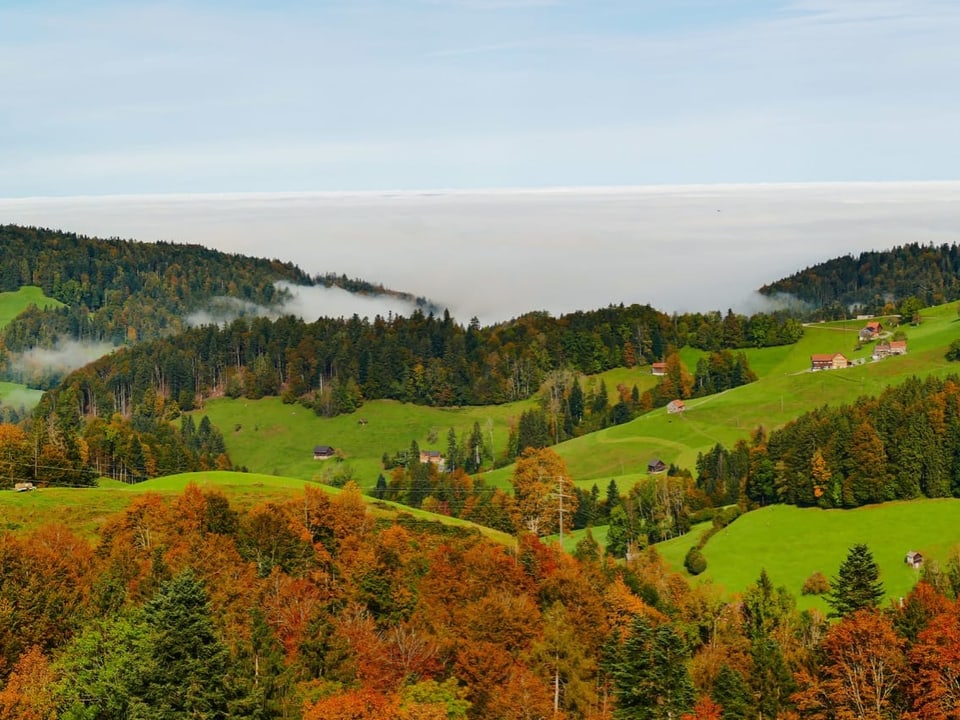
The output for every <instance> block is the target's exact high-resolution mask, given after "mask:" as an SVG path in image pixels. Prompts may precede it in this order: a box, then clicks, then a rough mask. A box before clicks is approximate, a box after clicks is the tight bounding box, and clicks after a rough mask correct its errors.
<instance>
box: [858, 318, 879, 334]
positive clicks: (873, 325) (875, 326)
mask: <svg viewBox="0 0 960 720" xmlns="http://www.w3.org/2000/svg"><path fill="white" fill-rule="evenodd" d="M881 327H883V326H882V325H881V324H880V323H878V322H877V321H876V320H874V321H873V322H868V323H867V324H866V325H865V326H864V328H863V329H864V330H872V331H873V332H877V331H878V330H879V329H880V328H881Z"/></svg>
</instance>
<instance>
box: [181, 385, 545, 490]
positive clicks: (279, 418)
mask: <svg viewBox="0 0 960 720" xmlns="http://www.w3.org/2000/svg"><path fill="white" fill-rule="evenodd" d="M532 405H533V401H524V402H517V403H510V404H507V405H491V406H485V407H463V408H431V407H424V406H422V405H407V404H403V403H398V402H395V401H392V400H375V401H371V402H367V403H364V405H363V407H362V408H360V410H358V411H357V412H355V413H353V414H351V415H341V416H339V417H334V418H323V417H318V416H317V415H315V414H314V413H313V412H312V411H311V410H308V409H307V408H304V407H303V406H301V405H296V404H294V405H284V404H283V403H282V402H281V401H280V399H279V398H264V399H262V400H244V399H239V400H231V399H229V398H222V399H217V400H212V401H209V402H207V404H206V407H204V409H203V410H200V411H197V412H196V413H195V416H196V421H197V422H198V423H199V422H200V418H201V417H202V416H203V415H209V417H210V421H211V422H212V423H213V424H214V425H216V426H217V427H219V428H220V430H221V431H222V432H223V435H224V440H225V441H226V445H227V451H228V452H229V454H230V458H231V460H233V462H234V463H235V464H237V465H239V466H241V467H244V466H245V467H247V468H248V469H250V470H252V471H256V472H266V473H271V474H274V475H284V476H287V477H295V478H302V479H304V480H322V479H323V477H324V474H325V473H332V472H333V471H334V470H335V469H336V465H335V462H336V461H333V460H323V461H318V460H314V459H313V447H314V445H331V446H333V447H334V448H336V449H338V450H340V451H342V452H343V454H344V456H345V458H346V459H345V462H346V463H348V464H349V466H350V469H351V470H352V471H353V474H354V477H355V478H356V480H357V484H358V485H360V486H361V487H362V488H365V489H367V488H372V487H373V486H374V485H375V484H376V481H377V475H379V474H380V473H381V472H383V471H382V469H381V458H382V456H383V453H384V452H386V453H388V454H390V455H393V453H395V452H396V451H398V450H406V449H408V448H409V447H410V443H411V441H413V440H416V441H417V443H418V444H419V446H420V449H421V450H440V451H441V452H444V453H446V449H447V434H448V431H449V429H450V428H451V427H452V428H453V429H454V430H455V432H456V433H457V437H458V438H460V437H461V436H462V435H464V434H468V433H469V432H470V431H472V430H473V425H474V423H475V422H477V423H480V429H481V431H482V432H483V433H484V436H485V438H486V439H487V440H488V441H489V439H490V433H491V432H492V438H493V447H494V450H495V452H498V453H501V452H503V448H504V447H506V443H507V435H508V433H509V425H508V422H509V421H510V420H511V419H513V418H518V417H519V416H520V414H521V413H522V412H523V411H524V410H525V409H527V408H528V407H531V406H532ZM361 418H362V419H364V420H366V421H367V422H366V424H361V423H360V422H359V421H360V419H361ZM434 434H435V435H436V440H435V441H434V442H430V440H429V438H430V437H431V436H433V435H434Z"/></svg>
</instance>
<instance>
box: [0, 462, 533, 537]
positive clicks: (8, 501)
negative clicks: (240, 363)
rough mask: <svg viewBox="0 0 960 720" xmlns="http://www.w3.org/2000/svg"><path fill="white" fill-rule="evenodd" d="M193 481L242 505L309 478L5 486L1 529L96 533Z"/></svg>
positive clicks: (386, 508) (275, 496)
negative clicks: (46, 527)
mask: <svg viewBox="0 0 960 720" xmlns="http://www.w3.org/2000/svg"><path fill="white" fill-rule="evenodd" d="M190 483H193V484H195V485H197V486H198V487H200V489H201V490H219V491H221V492H223V493H224V494H225V495H226V496H227V497H228V498H229V499H230V502H231V503H232V504H233V505H234V506H236V507H239V508H249V507H253V506H255V505H258V504H261V503H266V502H284V501H286V500H289V499H290V498H291V497H294V496H296V495H297V494H298V493H302V492H303V489H304V487H305V486H306V485H308V484H310V483H305V482H304V481H303V480H302V479H299V478H291V477H277V476H273V475H263V474H259V473H235V472H225V471H212V472H198V473H182V474H179V475H169V476H167V477H162V478H154V479H152V480H147V481H146V482H142V483H137V484H136V485H128V484H125V483H121V482H118V481H116V480H101V481H100V483H99V485H98V487H95V488H43V489H40V490H35V491H33V492H28V493H16V492H12V491H4V492H0V532H3V531H4V530H30V529H33V528H36V527H38V526H40V525H43V524H45V523H49V522H52V521H54V519H55V520H56V521H57V522H62V523H64V524H66V525H67V526H68V527H71V528H73V529H74V530H76V531H77V532H79V533H81V534H84V535H87V536H89V537H92V536H94V535H95V534H96V531H97V529H98V528H99V526H100V525H102V524H103V522H104V521H105V520H106V519H107V518H108V517H109V516H110V515H112V514H114V513H117V512H120V511H122V510H123V509H124V508H125V507H127V505H129V503H130V502H131V501H132V500H133V498H135V497H137V496H138V495H142V494H144V493H151V492H152V493H157V494H159V495H166V496H174V495H179V494H181V493H182V492H183V490H184V488H185V487H186V486H187V485H188V484H190ZM320 489H321V490H323V491H324V492H326V493H330V494H337V493H339V492H341V491H340V490H338V489H336V488H331V487H328V486H322V487H321V488H320ZM364 501H365V502H366V503H367V506H368V509H369V511H370V512H371V513H372V514H373V515H374V516H376V517H381V518H388V519H389V518H393V517H396V516H397V515H398V514H404V515H408V516H410V517H412V518H413V519H414V521H417V522H423V523H441V524H444V525H453V526H457V527H464V528H474V529H477V530H479V531H480V532H481V533H482V534H483V535H484V536H486V537H488V538H490V539H492V540H494V541H496V542H499V543H502V544H505V545H512V544H513V542H514V540H513V538H512V536H510V535H508V534H506V533H502V532H498V531H496V530H491V529H489V528H485V527H481V526H478V525H474V524H473V523H470V522H467V521H465V520H458V519H457V518H450V517H445V516H443V515H435V514H433V513H428V512H425V511H423V510H416V509H414V508H409V507H406V506H404V505H399V504H397V503H391V502H386V501H382V500H375V499H374V498H369V497H365V498H364Z"/></svg>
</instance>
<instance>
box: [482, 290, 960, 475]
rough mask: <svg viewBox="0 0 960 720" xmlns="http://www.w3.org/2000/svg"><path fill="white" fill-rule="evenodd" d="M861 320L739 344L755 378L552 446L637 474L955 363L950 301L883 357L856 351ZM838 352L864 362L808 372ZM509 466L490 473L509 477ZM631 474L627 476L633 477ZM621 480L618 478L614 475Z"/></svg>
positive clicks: (574, 461) (579, 463)
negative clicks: (780, 341)
mask: <svg viewBox="0 0 960 720" xmlns="http://www.w3.org/2000/svg"><path fill="white" fill-rule="evenodd" d="M862 325H863V322H862V321H852V320H847V321H843V322H836V323H822V324H815V325H811V326H809V327H807V328H806V332H805V333H804V337H803V338H802V339H801V340H800V341H799V342H797V343H796V344H795V345H790V346H784V347H775V348H761V349H754V350H746V351H744V352H745V354H746V355H747V357H748V359H749V362H750V365H751V367H752V368H754V370H755V372H757V374H758V376H759V380H758V381H757V382H755V383H751V384H750V385H746V386H743V387H740V388H736V389H734V390H729V391H727V392H725V393H720V394H717V395H712V396H708V397H704V398H698V399H694V400H690V401H689V402H688V403H687V407H688V409H687V411H686V412H685V413H684V414H683V415H680V416H677V415H669V414H667V412H666V410H664V409H662V408H661V409H657V410H653V411H651V412H649V413H646V414H644V415H642V416H640V417H638V418H636V419H635V420H633V421H631V422H629V423H626V424H624V425H618V426H616V427H611V428H607V429H605V430H601V431H599V432H596V433H592V434H590V435H586V436H583V437H580V438H576V439H574V440H570V441H568V442H566V443H563V444H561V445H559V446H557V447H556V448H555V449H556V451H557V452H558V453H559V454H560V455H561V457H563V459H564V460H565V462H566V463H567V468H568V469H569V470H570V473H571V475H572V476H573V478H574V480H576V481H580V482H584V481H591V482H587V483H586V485H587V486H589V484H592V481H598V482H600V483H601V484H604V485H605V484H606V483H607V482H609V480H610V479H611V478H619V477H620V476H635V475H636V474H638V473H644V472H645V471H646V466H647V463H648V462H649V461H650V460H651V459H652V458H654V457H658V458H660V459H662V460H663V461H664V462H666V463H667V464H670V463H675V464H677V465H679V466H681V467H688V468H691V469H692V468H693V467H694V465H695V463H696V458H697V454H698V453H700V452H703V451H706V450H708V449H710V447H712V446H713V445H714V444H716V443H718V442H720V443H724V444H725V445H728V446H729V445H732V444H733V443H735V442H736V441H737V440H738V439H740V438H746V437H748V436H749V434H750V432H751V431H753V430H754V429H755V428H757V427H759V426H761V425H762V426H764V427H765V428H767V429H768V430H769V429H773V428H776V427H779V426H781V425H783V424H785V423H786V422H787V421H789V420H791V419H792V418H795V417H797V416H798V415H800V414H802V413H804V412H808V411H809V410H812V409H814V408H816V407H819V406H822V405H824V404H830V405H838V404H841V403H845V402H852V401H853V400H855V399H856V398H857V397H859V396H861V395H876V394H878V393H880V392H882V391H883V390H884V389H885V388H886V387H888V386H890V385H895V384H897V383H900V382H902V381H903V380H905V379H906V378H907V377H909V376H911V375H921V376H922V375H929V374H936V375H941V376H942V375H946V374H948V373H951V372H960V365H956V364H951V363H948V362H947V361H946V360H945V359H944V352H945V348H946V347H947V346H948V345H949V344H950V342H951V341H952V340H953V339H955V338H956V337H957V336H960V322H958V321H957V316H956V308H955V306H954V305H946V306H942V307H938V308H931V309H928V310H926V311H925V312H924V322H923V323H922V324H921V325H920V326H918V327H906V328H904V330H905V332H906V333H907V339H908V349H909V352H908V354H907V355H905V356H901V357H891V358H887V359H885V360H882V361H880V362H871V361H869V360H868V358H869V357H870V354H871V353H872V352H873V345H872V344H869V343H868V344H865V345H864V346H863V347H862V348H861V349H860V350H859V351H854V347H855V345H856V341H857V338H856V336H857V332H858V330H859V328H860V327H861V326H862ZM832 352H842V353H844V354H845V355H846V356H847V357H848V358H850V359H864V360H867V361H866V362H865V363H864V364H862V365H857V366H855V367H851V368H847V369H845V370H834V371H827V372H816V373H813V372H810V371H809V367H810V355H813V354H815V353H832ZM510 472H511V468H504V469H502V470H499V471H497V473H494V474H491V476H492V477H493V478H494V479H506V478H509V475H510ZM632 479H633V477H629V478H625V480H632ZM618 482H619V481H618Z"/></svg>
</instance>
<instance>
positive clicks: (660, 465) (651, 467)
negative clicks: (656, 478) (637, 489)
mask: <svg viewBox="0 0 960 720" xmlns="http://www.w3.org/2000/svg"><path fill="white" fill-rule="evenodd" d="M666 471H667V464H666V463H665V462H664V461H663V460H661V459H660V458H654V459H653V460H651V461H650V462H648V463H647V472H648V473H662V472H666Z"/></svg>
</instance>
